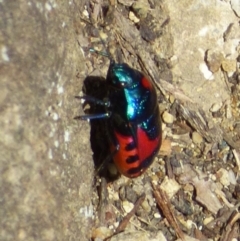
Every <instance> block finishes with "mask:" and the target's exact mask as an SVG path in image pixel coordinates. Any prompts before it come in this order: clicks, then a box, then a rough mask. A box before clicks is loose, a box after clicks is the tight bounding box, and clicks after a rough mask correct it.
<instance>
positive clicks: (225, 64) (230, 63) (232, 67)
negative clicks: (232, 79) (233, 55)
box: [222, 59, 237, 72]
mask: <svg viewBox="0 0 240 241" xmlns="http://www.w3.org/2000/svg"><path fill="white" fill-rule="evenodd" d="M236 66H237V65H236V60H234V59H224V60H223V61H222V68H223V70H224V71H226V72H235V71H236Z"/></svg>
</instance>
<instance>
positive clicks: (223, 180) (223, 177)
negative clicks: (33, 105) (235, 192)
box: [216, 168, 230, 187]
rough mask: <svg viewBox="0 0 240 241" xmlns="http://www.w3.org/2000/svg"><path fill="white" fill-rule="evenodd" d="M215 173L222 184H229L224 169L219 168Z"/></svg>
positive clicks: (227, 175) (226, 172)
mask: <svg viewBox="0 0 240 241" xmlns="http://www.w3.org/2000/svg"><path fill="white" fill-rule="evenodd" d="M216 175H217V177H218V178H219V181H220V183H221V184H222V185H223V186H225V187H227V186H229V185H230V180H229V174H228V171H227V170H226V169H224V168H220V169H219V170H218V172H217V173H216Z"/></svg>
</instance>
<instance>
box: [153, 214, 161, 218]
mask: <svg viewBox="0 0 240 241" xmlns="http://www.w3.org/2000/svg"><path fill="white" fill-rule="evenodd" d="M153 216H154V218H161V215H160V214H159V213H154V214H153Z"/></svg>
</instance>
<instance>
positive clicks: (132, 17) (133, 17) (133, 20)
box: [128, 11, 140, 23]
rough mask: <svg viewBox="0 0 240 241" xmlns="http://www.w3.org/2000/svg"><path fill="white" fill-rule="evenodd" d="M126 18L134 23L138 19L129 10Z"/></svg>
mask: <svg viewBox="0 0 240 241" xmlns="http://www.w3.org/2000/svg"><path fill="white" fill-rule="evenodd" d="M128 18H129V19H130V20H131V21H132V22H134V23H138V22H139V21H140V19H139V18H137V16H136V15H135V14H134V13H133V12H132V11H130V12H129V15H128Z"/></svg>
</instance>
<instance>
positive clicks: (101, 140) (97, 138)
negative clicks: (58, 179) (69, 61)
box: [83, 76, 112, 180]
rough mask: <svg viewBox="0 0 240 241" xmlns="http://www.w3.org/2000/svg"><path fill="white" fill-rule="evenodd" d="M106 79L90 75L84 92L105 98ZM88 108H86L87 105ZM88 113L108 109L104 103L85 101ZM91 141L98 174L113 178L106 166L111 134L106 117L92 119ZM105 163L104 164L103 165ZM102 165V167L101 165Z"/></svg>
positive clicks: (98, 112)
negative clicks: (109, 133) (108, 130)
mask: <svg viewBox="0 0 240 241" xmlns="http://www.w3.org/2000/svg"><path fill="white" fill-rule="evenodd" d="M107 91H108V90H107V85H106V80H105V79H104V78H103V77H99V76H88V77H87V78H86V79H85V80H84V86H83V92H84V94H85V95H88V96H92V97H94V98H97V99H99V100H104V98H105V97H106V96H107ZM87 106H88V108H87V109H86V107H87ZM83 108H84V109H85V113H86V114H93V115H94V114H101V113H105V112H106V109H105V107H104V106H102V105H98V104H96V103H92V102H87V101H86V102H85V103H84V105H83ZM90 126H91V131H90V142H91V148H92V151H93V160H94V165H95V170H96V171H97V174H98V175H100V176H102V177H105V178H106V179H108V180H112V178H110V177H109V173H108V170H107V168H106V166H107V165H106V163H104V161H106V160H107V159H109V155H110V153H109V136H108V132H107V127H108V120H107V119H106V118H102V119H93V120H90ZM102 164H103V165H102ZM100 166H102V168H101V169H99V167H100Z"/></svg>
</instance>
